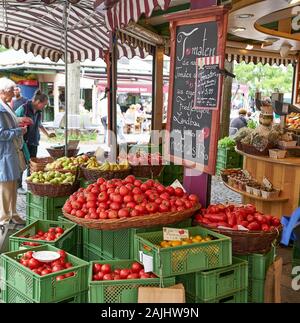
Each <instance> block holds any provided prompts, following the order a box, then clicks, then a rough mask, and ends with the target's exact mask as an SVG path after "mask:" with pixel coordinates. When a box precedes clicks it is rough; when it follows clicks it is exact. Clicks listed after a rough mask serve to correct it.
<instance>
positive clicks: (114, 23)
mask: <svg viewBox="0 0 300 323" xmlns="http://www.w3.org/2000/svg"><path fill="white" fill-rule="evenodd" d="M102 2H103V1H101V0H96V1H95V9H96V10H97V8H98V10H99V11H101V9H100V4H101V3H102ZM170 3H171V0H119V2H117V3H116V4H115V5H114V6H113V7H111V8H109V9H107V10H106V11H105V12H104V15H105V21H106V24H107V27H108V29H109V30H115V29H121V28H125V27H126V26H127V25H128V24H129V22H130V21H134V22H137V21H138V20H139V18H140V17H141V16H142V15H143V14H144V15H145V16H146V17H150V16H151V14H152V12H153V10H154V9H156V8H158V7H160V8H161V9H162V10H167V9H168V8H169V6H170Z"/></svg>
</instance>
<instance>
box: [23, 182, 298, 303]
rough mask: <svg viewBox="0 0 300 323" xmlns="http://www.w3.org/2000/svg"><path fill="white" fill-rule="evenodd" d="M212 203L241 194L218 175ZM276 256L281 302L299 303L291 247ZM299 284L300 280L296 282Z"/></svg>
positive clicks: (233, 199) (238, 200) (233, 200)
mask: <svg viewBox="0 0 300 323" xmlns="http://www.w3.org/2000/svg"><path fill="white" fill-rule="evenodd" d="M211 202H212V203H224V202H230V203H241V196H240V195H239V194H237V193H234V192H232V191H231V190H229V189H227V188H226V187H225V186H224V185H223V183H222V181H221V180H220V178H219V177H214V178H213V181H212V193H211ZM17 210H18V212H19V214H20V215H21V216H22V217H24V218H25V217H26V214H25V212H26V196H25V195H18V202H17ZM278 256H280V257H282V258H283V270H282V280H281V297H282V303H300V290H299V291H294V290H293V289H292V287H291V286H292V280H291V270H292V248H291V247H283V246H280V247H279V248H278ZM298 284H299V285H300V282H299V283H298Z"/></svg>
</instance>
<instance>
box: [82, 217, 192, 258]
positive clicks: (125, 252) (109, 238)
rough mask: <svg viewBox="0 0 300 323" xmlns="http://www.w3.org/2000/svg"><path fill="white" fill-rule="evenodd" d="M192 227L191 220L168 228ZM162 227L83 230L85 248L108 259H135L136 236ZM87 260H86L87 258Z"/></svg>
mask: <svg viewBox="0 0 300 323" xmlns="http://www.w3.org/2000/svg"><path fill="white" fill-rule="evenodd" d="M190 225H191V219H187V220H185V221H182V222H179V223H176V224H173V225H168V227H175V228H179V227H180V228H184V227H189V226H190ZM160 229H161V227H153V228H146V229H143V228H140V229H123V230H117V231H105V230H104V231H103V230H95V229H88V228H83V246H84V248H85V247H88V248H92V249H93V250H94V251H95V253H96V254H98V255H101V256H102V257H104V258H106V259H116V260H117V259H133V258H134V243H133V241H134V235H135V234H136V233H143V232H149V231H157V230H160ZM85 259H86V258H85Z"/></svg>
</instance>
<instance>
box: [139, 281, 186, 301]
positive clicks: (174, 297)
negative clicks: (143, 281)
mask: <svg viewBox="0 0 300 323" xmlns="http://www.w3.org/2000/svg"><path fill="white" fill-rule="evenodd" d="M138 303H185V290H184V286H183V284H177V285H174V286H170V287H166V288H160V287H139V289H138Z"/></svg>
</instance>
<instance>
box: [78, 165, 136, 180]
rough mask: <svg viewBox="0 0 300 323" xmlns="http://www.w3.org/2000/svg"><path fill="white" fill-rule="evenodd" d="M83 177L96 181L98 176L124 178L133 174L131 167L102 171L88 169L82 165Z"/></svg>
mask: <svg viewBox="0 0 300 323" xmlns="http://www.w3.org/2000/svg"><path fill="white" fill-rule="evenodd" d="M81 171H82V174H83V177H84V178H85V179H86V180H87V181H90V182H96V181H97V179H98V178H100V177H102V178H104V179H106V180H110V179H113V178H119V179H124V178H126V177H127V176H128V175H130V174H131V169H130V168H128V169H121V170H106V171H101V170H97V169H88V168H86V167H81Z"/></svg>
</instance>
